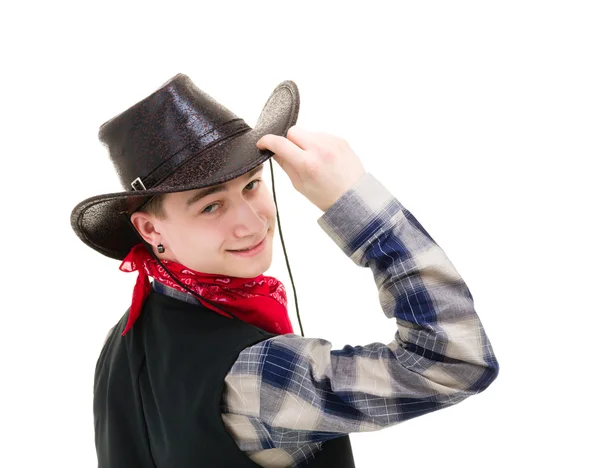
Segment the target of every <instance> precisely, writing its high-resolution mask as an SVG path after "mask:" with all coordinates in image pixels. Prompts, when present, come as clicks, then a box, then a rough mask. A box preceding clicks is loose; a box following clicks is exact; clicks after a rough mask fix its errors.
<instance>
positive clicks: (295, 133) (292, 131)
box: [287, 125, 319, 151]
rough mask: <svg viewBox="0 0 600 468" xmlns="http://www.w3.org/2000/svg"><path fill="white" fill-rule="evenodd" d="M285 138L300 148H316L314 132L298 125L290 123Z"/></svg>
mask: <svg viewBox="0 0 600 468" xmlns="http://www.w3.org/2000/svg"><path fill="white" fill-rule="evenodd" d="M287 138H288V140H290V141H291V142H293V143H295V144H296V146H297V147H298V148H302V149H303V150H305V151H309V150H311V149H316V148H318V146H319V144H318V142H317V141H316V139H315V134H314V133H313V132H310V131H308V130H305V129H304V128H302V127H298V125H292V126H291V127H290V128H289V129H288V132H287Z"/></svg>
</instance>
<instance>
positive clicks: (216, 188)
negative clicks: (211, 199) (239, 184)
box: [185, 163, 264, 208]
mask: <svg viewBox="0 0 600 468" xmlns="http://www.w3.org/2000/svg"><path fill="white" fill-rule="evenodd" d="M263 167H264V163H263V164H261V165H260V166H258V167H255V168H254V169H252V170H251V171H250V172H248V173H246V174H244V176H245V178H246V180H248V179H251V178H252V176H253V175H254V174H256V173H257V172H260V170H261V169H262V168H263ZM226 190H227V186H226V185H225V184H218V185H211V186H210V187H206V188H204V189H200V190H199V191H198V192H196V193H195V194H194V195H192V196H191V197H190V198H189V199H188V200H187V202H186V203H185V206H186V208H189V207H190V206H192V205H193V204H194V203H196V202H197V201H199V200H201V199H202V198H204V197H207V196H209V195H212V194H213V193H219V192H224V191H226Z"/></svg>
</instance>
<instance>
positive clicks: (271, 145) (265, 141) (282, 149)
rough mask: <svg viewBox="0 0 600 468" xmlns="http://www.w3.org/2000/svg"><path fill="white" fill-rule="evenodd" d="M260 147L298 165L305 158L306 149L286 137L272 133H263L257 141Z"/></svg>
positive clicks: (293, 164)
mask: <svg viewBox="0 0 600 468" xmlns="http://www.w3.org/2000/svg"><path fill="white" fill-rule="evenodd" d="M256 146H257V147H258V148H259V149H268V150H270V151H272V152H273V153H275V155H276V156H277V157H278V158H280V159H281V160H282V161H284V162H289V163H290V164H291V165H292V166H296V165H297V164H298V163H299V162H300V161H302V159H304V154H303V153H304V151H303V150H302V149H301V148H299V147H298V146H296V144H294V143H293V142H291V141H290V140H288V139H287V138H285V137H282V136H279V135H273V134H271V133H269V134H267V135H263V136H262V137H261V138H260V140H258V141H257V142H256Z"/></svg>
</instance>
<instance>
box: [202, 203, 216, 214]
mask: <svg viewBox="0 0 600 468" xmlns="http://www.w3.org/2000/svg"><path fill="white" fill-rule="evenodd" d="M211 206H217V203H213V204H212V205H208V206H207V207H206V208H204V209H203V210H202V213H213V211H206V210H208V209H209V208H210V207H211Z"/></svg>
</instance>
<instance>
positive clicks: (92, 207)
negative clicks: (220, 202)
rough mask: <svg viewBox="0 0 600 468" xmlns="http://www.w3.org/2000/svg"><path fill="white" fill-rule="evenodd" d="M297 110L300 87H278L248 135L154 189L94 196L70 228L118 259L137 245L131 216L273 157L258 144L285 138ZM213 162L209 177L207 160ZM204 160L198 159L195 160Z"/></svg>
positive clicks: (225, 144)
mask: <svg viewBox="0 0 600 468" xmlns="http://www.w3.org/2000/svg"><path fill="white" fill-rule="evenodd" d="M299 107H300V96H299V92H298V87H297V86H296V84H295V83H294V82H293V81H290V80H286V81H283V82H282V83H280V84H279V85H278V86H277V87H276V88H275V89H274V91H273V93H272V94H271V96H270V97H269V99H268V100H267V102H266V104H265V105H264V107H263V109H262V112H261V114H260V116H259V118H258V120H257V122H256V125H255V126H254V127H253V128H252V129H251V130H249V131H247V132H245V133H242V134H238V135H236V136H234V137H232V138H230V139H228V140H224V141H221V142H219V143H217V144H215V145H214V146H211V147H209V148H207V149H204V150H203V151H201V152H199V153H198V154H196V155H194V156H193V157H191V158H189V159H188V160H187V161H185V162H184V163H183V164H181V165H180V166H179V167H177V169H176V170H175V171H174V172H172V173H171V174H170V175H169V176H168V177H166V178H165V179H164V180H163V181H161V182H160V183H159V184H157V186H156V187H154V188H151V189H148V190H136V191H126V192H117V193H108V194H103V195H96V196H93V197H90V198H87V199H85V200H83V201H82V202H80V203H78V204H77V205H76V206H75V208H74V209H73V211H72V212H71V227H72V228H73V230H74V231H75V233H76V234H77V236H78V237H79V238H80V239H81V240H82V241H83V242H84V243H85V244H86V245H88V246H89V247H91V248H93V249H94V250H96V251H98V252H100V253H101V254H103V255H105V256H107V257H110V258H114V259H117V260H122V259H123V258H125V256H126V255H127V254H128V253H129V251H130V250H131V248H132V247H133V246H134V245H136V244H138V243H140V242H141V240H140V238H139V237H138V235H137V234H136V233H135V232H134V229H133V227H132V226H131V224H130V223H129V216H130V215H131V213H132V212H133V211H135V209H137V208H139V207H141V206H142V205H143V204H144V202H145V201H147V200H148V199H150V198H151V197H153V196H155V195H158V194H160V193H170V192H182V191H186V190H194V189H198V188H203V187H208V186H211V185H216V184H220V183H224V182H227V181H229V180H232V179H235V178H236V177H239V176H241V175H243V174H245V173H246V172H248V171H250V170H252V169H254V168H255V167H256V166H258V165H260V164H262V163H263V162H265V161H267V160H268V159H269V158H270V157H272V156H273V152H272V151H269V150H261V149H259V148H258V147H257V146H256V142H257V141H258V140H260V138H261V137H262V136H263V135H266V134H274V135H280V136H286V135H287V131H288V129H289V128H290V127H292V126H293V125H295V124H296V121H297V118H298V111H299ZM207 152H209V158H210V160H211V162H214V164H211V166H210V168H208V172H209V173H208V175H206V176H205V177H203V178H202V179H201V180H198V179H197V174H202V173H207V168H206V155H207ZM201 154H202V155H203V157H202V158H200V157H198V156H199V155H201Z"/></svg>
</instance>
